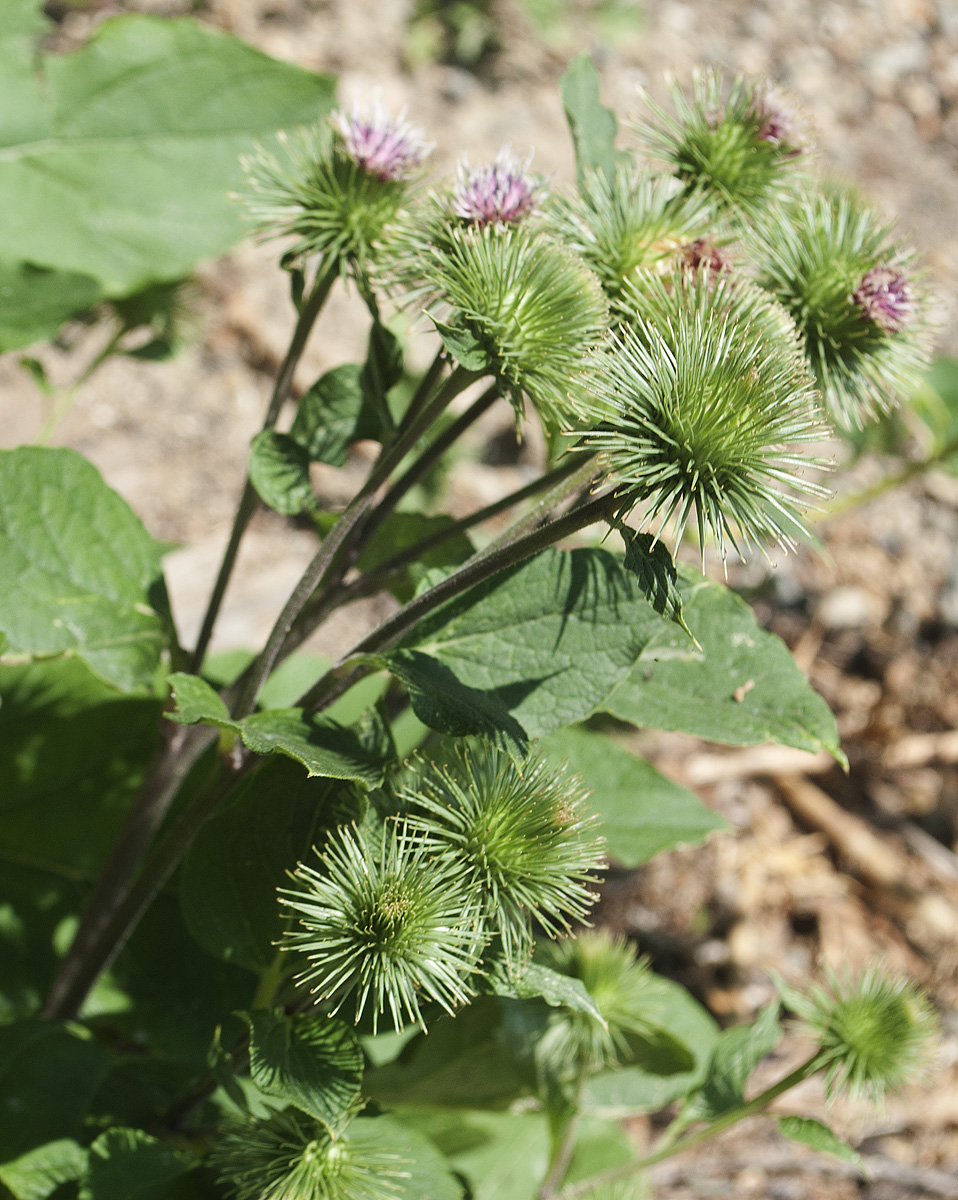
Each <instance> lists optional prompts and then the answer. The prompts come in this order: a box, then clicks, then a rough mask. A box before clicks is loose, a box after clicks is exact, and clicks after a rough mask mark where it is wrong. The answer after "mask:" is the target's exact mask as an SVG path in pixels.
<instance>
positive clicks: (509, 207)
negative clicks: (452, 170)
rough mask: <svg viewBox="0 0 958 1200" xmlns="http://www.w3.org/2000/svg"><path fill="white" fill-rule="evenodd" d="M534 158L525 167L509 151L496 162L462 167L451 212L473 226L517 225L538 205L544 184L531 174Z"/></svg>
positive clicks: (465, 164)
mask: <svg viewBox="0 0 958 1200" xmlns="http://www.w3.org/2000/svg"><path fill="white" fill-rule="evenodd" d="M531 161H532V156H531V155H530V156H529V158H527V159H526V161H525V162H524V163H522V162H520V161H519V159H518V158H517V157H516V155H514V154H513V153H512V151H511V150H510V149H508V148H505V149H503V150H500V151H499V154H498V155H497V156H496V159H495V161H494V162H491V163H487V164H486V165H485V166H482V167H470V166H469V164H468V163H467V162H466V161H465V159H464V160H463V161H462V162H461V163H460V164H459V169H458V172H457V176H456V184H455V187H454V188H453V193H452V211H453V212H454V213H455V214H456V216H457V217H461V218H462V220H463V221H468V222H469V223H470V224H473V225H493V224H499V225H515V224H518V222H519V221H521V220H522V219H523V218H524V217H526V216H528V215H529V213H531V212H532V211H533V210H534V209H535V207H536V206H537V204H538V202H539V192H540V191H541V190H542V187H543V184H542V181H541V180H537V179H535V178H534V177H533V176H532V175H530V173H529V163H530V162H531Z"/></svg>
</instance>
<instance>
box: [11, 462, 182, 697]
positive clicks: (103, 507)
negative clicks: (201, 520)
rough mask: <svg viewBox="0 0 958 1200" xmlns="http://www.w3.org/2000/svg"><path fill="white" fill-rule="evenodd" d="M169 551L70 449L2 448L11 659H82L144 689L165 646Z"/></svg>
mask: <svg viewBox="0 0 958 1200" xmlns="http://www.w3.org/2000/svg"><path fill="white" fill-rule="evenodd" d="M162 552H163V547H162V546H161V545H160V543H159V542H156V541H154V540H153V538H151V537H150V535H149V534H148V533H147V532H146V530H145V529H144V528H143V525H142V523H141V522H140V520H139V518H138V517H137V516H136V515H135V514H134V513H133V511H132V509H130V507H129V505H127V503H126V502H125V501H124V500H122V499H121V498H120V497H119V496H118V495H117V494H116V492H114V491H112V490H111V489H110V488H108V487H107V485H106V484H105V483H104V482H103V479H102V478H101V476H100V473H99V472H98V471H97V469H96V468H95V467H94V466H93V465H92V464H91V463H89V462H87V461H86V459H85V458H83V456H82V455H80V454H77V453H76V452H75V451H73V450H64V449H47V448H41V447H38V446H23V447H21V448H20V449H18V450H7V451H0V579H2V580H3V581H4V583H3V587H0V632H3V633H5V634H6V636H7V639H8V643H9V644H8V647H7V649H6V650H5V651H4V656H5V658H7V659H8V660H9V658H10V656H11V654H13V653H16V652H20V653H21V654H24V655H37V656H51V655H57V654H66V655H75V656H76V657H79V658H83V659H85V660H86V662H88V663H89V665H90V666H91V667H92V668H93V670H94V671H96V673H97V674H98V675H100V676H101V678H103V679H105V680H107V682H109V683H112V684H113V685H114V686H115V687H118V688H121V689H122V690H124V691H147V690H149V689H150V688H151V687H152V685H153V683H154V677H155V675H156V671H157V667H158V666H159V661H160V654H161V652H162V651H163V648H164V647H165V645H166V643H167V630H166V622H167V620H168V617H167V600H166V590H165V587H164V584H163V576H162V572H161V570H160V558H161V555H162Z"/></svg>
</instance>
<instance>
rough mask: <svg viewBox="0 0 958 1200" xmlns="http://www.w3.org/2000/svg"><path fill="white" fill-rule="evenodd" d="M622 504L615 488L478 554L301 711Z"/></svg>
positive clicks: (412, 605) (303, 701) (386, 627)
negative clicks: (370, 658) (440, 613)
mask: <svg viewBox="0 0 958 1200" xmlns="http://www.w3.org/2000/svg"><path fill="white" fill-rule="evenodd" d="M617 502H618V493H617V491H616V489H615V488H610V489H609V490H608V491H606V492H603V493H602V494H601V495H600V496H597V497H595V499H593V500H590V501H589V502H588V503H587V504H583V505H581V506H580V507H579V508H576V509H573V511H572V512H569V513H565V514H564V515H563V516H561V517H557V518H556V519H555V520H554V521H550V522H549V523H548V524H547V525H543V526H541V527H540V528H539V529H536V530H533V531H532V532H531V533H528V534H526V535H525V536H524V537H521V538H518V539H516V540H515V541H513V542H510V543H509V544H508V545H505V546H502V547H496V548H494V549H492V550H490V551H483V552H481V553H479V554H477V555H474V556H473V557H472V558H471V559H470V560H469V561H468V562H467V563H465V564H464V565H463V566H461V567H460V568H459V570H458V571H455V572H453V574H452V575H448V576H447V577H446V578H445V579H443V580H441V581H440V582H439V583H437V584H436V586H435V587H433V588H430V589H429V591H427V592H423V593H422V595H420V596H416V597H414V598H413V599H412V600H410V601H409V603H408V604H405V605H403V607H402V608H400V609H399V611H398V612H395V613H393V615H392V616H391V617H388V618H387V619H386V620H385V621H383V623H382V624H381V625H379V626H378V627H377V628H376V629H374V630H373V631H372V633H370V634H368V635H367V636H366V637H365V638H363V639H362V640H361V641H359V642H357V643H356V645H355V646H354V647H353V648H352V650H350V651H349V653H348V654H346V655H344V656H343V657H342V658H341V659H340V660H339V662H338V663H336V664H335V666H333V667H332V669H331V670H329V671H327V673H326V674H325V675H324V676H323V677H322V679H320V680H318V682H317V683H316V684H315V685H314V686H313V687H312V688H310V690H309V691H308V692H306V693H305V694H304V695H302V696H301V697H300V698H299V700H297V701H296V705H297V707H300V706H302V707H303V708H311V709H314V710H316V711H319V710H321V709H323V708H326V707H327V706H328V705H330V704H332V702H333V701H334V700H335V699H337V698H338V697H339V696H341V695H342V693H343V692H344V691H346V690H347V688H348V687H350V686H351V685H352V683H353V682H355V679H354V675H355V673H356V672H355V670H354V669H353V667H352V665H351V660H352V659H354V658H356V657H357V656H361V655H370V654H378V653H381V652H382V651H384V650H388V649H390V648H391V647H392V646H394V645H395V644H396V642H398V641H399V639H400V638H401V637H402V636H403V634H405V633H407V632H408V631H409V630H410V629H411V628H412V627H413V626H414V625H415V624H416V622H417V621H419V620H420V619H421V618H422V617H423V616H425V615H426V613H428V612H430V611H432V609H434V608H437V607H438V606H439V605H440V604H442V603H443V602H444V601H446V600H451V599H453V598H454V597H455V596H458V595H460V594H461V593H462V592H466V591H468V590H469V588H471V587H475V586H476V585H477V584H479V583H483V582H484V581H485V580H486V579H489V578H491V577H492V576H493V575H496V574H498V572H499V571H502V570H505V569H506V568H507V567H511V566H515V565H516V564H517V563H520V562H522V561H523V560H525V559H527V558H530V557H531V556H532V555H533V554H537V553H538V552H539V551H540V550H545V549H547V548H548V547H549V546H551V545H552V544H553V543H554V542H558V541H560V540H561V539H562V538H565V537H568V536H569V535H570V534H573V533H577V532H578V531H579V530H580V529H585V528H586V526H588V525H592V524H594V522H596V521H598V520H601V519H602V518H603V517H604V516H607V515H608V514H609V513H610V512H611V511H612V509H613V508H614V506H615V504H616V503H617ZM369 669H371V668H370V667H369V666H367V665H363V666H360V667H359V670H360V672H363V673H367V672H368V670H369Z"/></svg>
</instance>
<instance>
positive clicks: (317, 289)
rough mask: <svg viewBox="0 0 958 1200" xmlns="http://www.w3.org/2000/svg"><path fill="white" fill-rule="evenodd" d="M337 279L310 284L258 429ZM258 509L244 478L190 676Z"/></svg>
mask: <svg viewBox="0 0 958 1200" xmlns="http://www.w3.org/2000/svg"><path fill="white" fill-rule="evenodd" d="M337 277H338V272H337V271H335V270H327V271H326V272H325V274H323V275H320V276H319V278H318V279H317V280H316V282H315V283H314V284H313V288H312V291H311V292H310V293H309V295H308V296H307V297H306V299H305V300H304V302H303V306H302V308H301V309H300V311H299V319H298V320H297V322H296V328H295V329H294V330H293V336H292V338H291V339H290V343H289V349H288V350H287V351H286V357H285V358H284V359H283V365H282V366H281V367H280V369H279V374H278V375H277V376H276V383H275V384H274V385H273V393H272V395H271V396H270V400H269V407H268V408H267V409H266V416H265V417H264V418H263V425H262V429H264V430H266V429H272V428H273V426H274V425H275V424H276V422H277V420H278V418H279V414H280V411H281V410H282V407H283V404H284V403H285V401H286V399H287V397H288V396H289V391H290V388H291V387H292V385H293V375H294V373H295V371H296V368H297V366H298V365H299V360H300V359H301V358H302V356H303V351H304V350H305V349H306V342H307V341H308V340H309V335H310V333H311V332H312V329H313V326H314V325H315V324H316V318H317V317H318V316H319V313H320V310H321V309H322V307H323V305H324V304H325V302H326V297H327V296H328V295H329V292H330V289H331V288H332V286H333V283H334V282H335V280H336V279H337ZM258 505H259V497H258V496H257V494H256V489H255V488H254V487H253V485H252V483H250V480H249V475H247V476H246V482H245V483H244V485H243V491H242V493H241V495H240V499H239V504H238V505H237V506H236V516H235V517H234V518H233V528H232V529H231V530H230V536H229V541H228V542H227V544H226V550H225V551H224V554H223V561H222V563H221V564H220V569H219V574H218V575H217V577H216V582H215V583H214V585H213V591H212V593H211V594H210V599H209V604H208V605H207V607H206V613H205V615H204V617H203V624H202V626H201V627H200V634H199V637H198V638H197V640H196V648H195V649H194V651H193V655H192V657H191V659H190V665H189V668H188V669H189V671H190V672H191V673H194V674H195V673H197V672H199V670H200V668H201V667H202V666H203V659H204V658H205V657H206V651H207V649H208V648H209V644H210V639H211V638H212V636H213V627H214V626H215V624H216V618H217V617H218V616H219V611H220V606H221V605H222V603H223V596H224V595H225V594H226V587H227V585H228V583H229V581H230V576H231V575H232V574H233V567H234V566H235V565H236V556H237V554H238V553H239V548H240V542H242V540H243V534H244V533H245V532H246V528H247V526H248V525H249V523H250V520H251V519H252V516H253V513H255V512H256V509H257V507H258Z"/></svg>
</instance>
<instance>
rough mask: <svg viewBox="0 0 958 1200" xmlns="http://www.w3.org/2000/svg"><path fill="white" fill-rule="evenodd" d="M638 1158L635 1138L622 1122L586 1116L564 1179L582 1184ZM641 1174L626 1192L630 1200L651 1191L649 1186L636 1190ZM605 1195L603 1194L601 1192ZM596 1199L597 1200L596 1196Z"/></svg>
mask: <svg viewBox="0 0 958 1200" xmlns="http://www.w3.org/2000/svg"><path fill="white" fill-rule="evenodd" d="M635 1157H636V1148H635V1145H634V1143H633V1142H632V1139H631V1138H630V1137H629V1135H628V1134H627V1133H626V1132H625V1130H624V1129H623V1128H622V1126H621V1124H620V1123H619V1122H618V1121H608V1120H602V1119H601V1118H599V1117H585V1118H583V1120H582V1121H581V1122H580V1124H579V1131H578V1136H577V1138H576V1141H575V1149H574V1150H573V1152H572V1158H571V1159H570V1160H569V1166H568V1169H567V1170H566V1173H565V1177H564V1179H563V1183H564V1184H571V1183H580V1182H582V1181H584V1180H586V1179H590V1178H591V1177H592V1176H593V1175H599V1174H600V1173H601V1172H602V1171H608V1170H611V1169H612V1168H613V1167H624V1166H625V1165H626V1163H629V1162H632V1161H633V1159H635ZM637 1178H638V1177H637V1176H634V1177H633V1178H632V1179H630V1181H629V1182H630V1185H631V1186H630V1187H629V1190H628V1192H627V1193H626V1195H627V1196H628V1198H629V1200H639V1197H640V1196H644V1195H646V1194H648V1195H649V1196H650V1200H651V1194H650V1193H646V1192H645V1189H642V1190H641V1191H637V1190H636V1180H637ZM599 1195H601V1193H600V1194H599ZM593 1200H596V1198H595V1197H594V1198H593Z"/></svg>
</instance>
